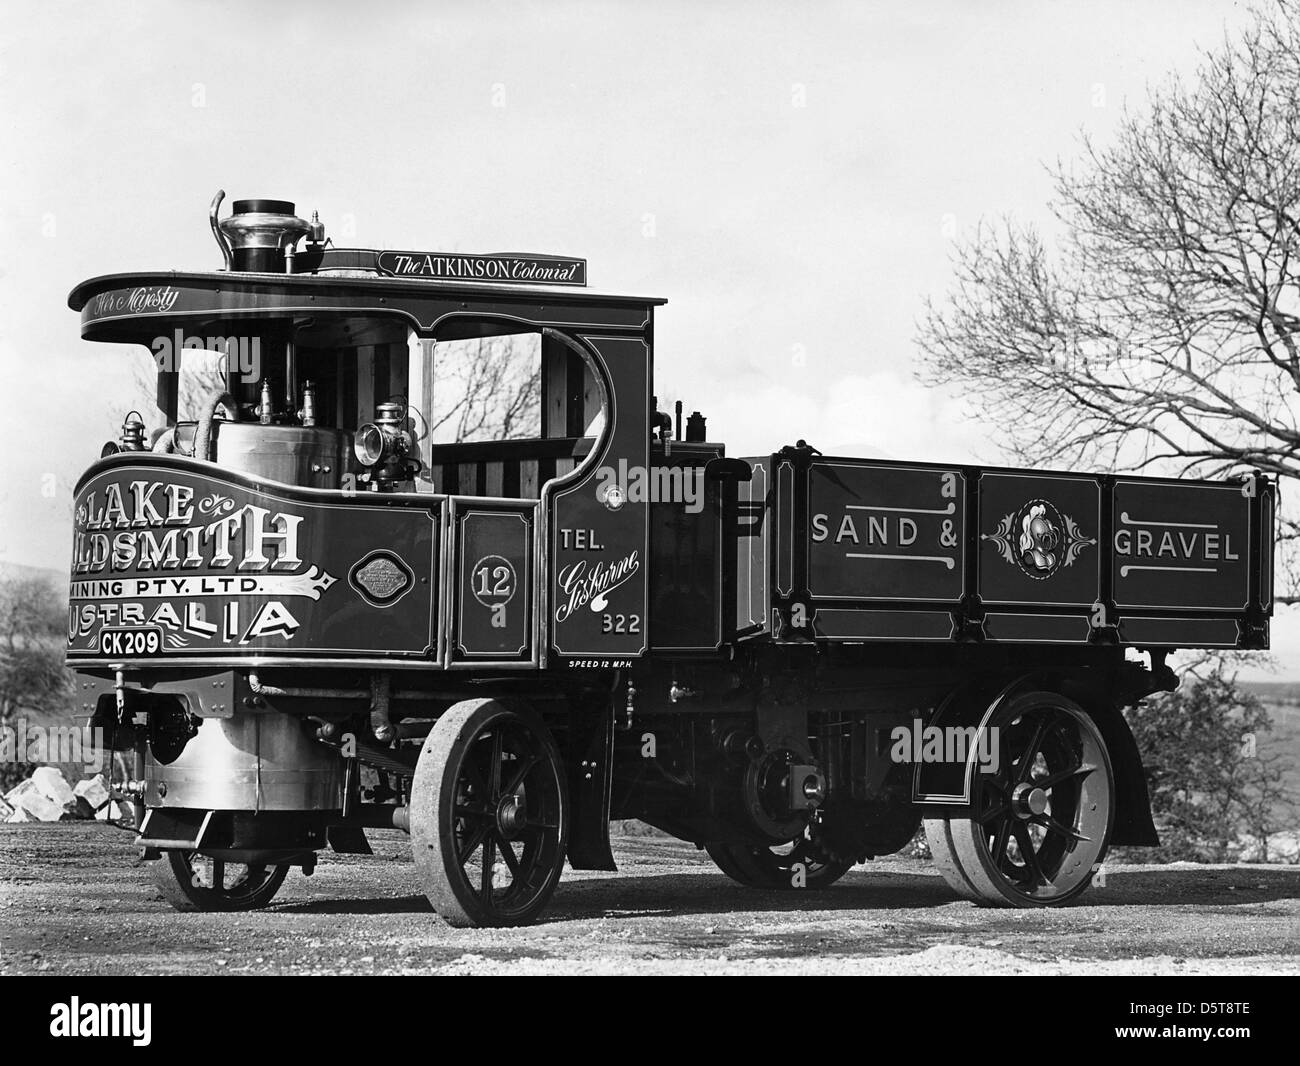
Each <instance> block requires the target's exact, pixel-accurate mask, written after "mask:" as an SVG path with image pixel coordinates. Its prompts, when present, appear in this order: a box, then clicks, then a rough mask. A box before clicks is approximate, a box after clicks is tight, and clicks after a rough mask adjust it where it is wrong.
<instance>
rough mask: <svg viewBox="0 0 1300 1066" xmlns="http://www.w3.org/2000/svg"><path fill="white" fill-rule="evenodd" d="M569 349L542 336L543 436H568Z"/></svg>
mask: <svg viewBox="0 0 1300 1066" xmlns="http://www.w3.org/2000/svg"><path fill="white" fill-rule="evenodd" d="M568 356H569V349H568V348H566V347H565V346H564V345H563V344H560V343H558V342H557V341H553V340H551V339H550V338H549V337H543V338H542V436H543V437H563V436H567V428H566V426H567V423H566V418H565V397H566V395H567V393H566V385H567V381H568Z"/></svg>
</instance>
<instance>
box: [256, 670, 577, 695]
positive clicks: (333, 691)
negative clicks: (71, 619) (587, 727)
mask: <svg viewBox="0 0 1300 1066" xmlns="http://www.w3.org/2000/svg"><path fill="white" fill-rule="evenodd" d="M248 687H249V688H250V689H252V690H253V692H254V693H255V694H256V695H258V696H281V697H284V698H286V699H302V700H368V699H371V698H372V697H373V693H372V692H371V690H370V689H365V688H294V687H285V686H282V685H268V684H266V683H265V682H264V681H263V680H262V679H261V677H259V676H258V673H257V671H256V670H250V671H249V673H248ZM388 698H389V699H390V700H468V699H473V698H474V695H473V693H471V692H443V691H440V690H433V691H424V690H421V689H414V688H413V689H403V690H402V691H400V692H395V691H393V690H392V689H391V688H390V690H389V693H388ZM563 698H564V697H563V696H562V695H559V694H552V693H541V694H539V695H536V696H532V697H530V699H534V700H544V699H563Z"/></svg>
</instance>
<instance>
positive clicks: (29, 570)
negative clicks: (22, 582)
mask: <svg viewBox="0 0 1300 1066" xmlns="http://www.w3.org/2000/svg"><path fill="white" fill-rule="evenodd" d="M32 577H40V578H45V579H46V580H48V581H50V582H52V583H53V584H54V587H55V588H63V587H64V586H65V585H67V583H68V575H67V574H65V573H64V572H63V571H61V570H54V569H52V568H50V567H47V566H28V565H27V564H26V563H10V562H6V561H5V560H3V559H0V581H14V580H19V579H22V578H32Z"/></svg>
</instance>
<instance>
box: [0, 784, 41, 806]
mask: <svg viewBox="0 0 1300 1066" xmlns="http://www.w3.org/2000/svg"><path fill="white" fill-rule="evenodd" d="M34 791H36V782H34V781H33V780H32V779H31V778H30V777H28V778H26V779H25V780H22V781H19V782H18V784H16V785H14V787H13V788H11V789H10V790H9V791H8V792H6V793H5V802H6V803H7V804H9V806H10V807H17V806H18V802H19V801H20V800H21V799H22V798H23V797H24V796H25V795H27V794H28V793H29V792H34Z"/></svg>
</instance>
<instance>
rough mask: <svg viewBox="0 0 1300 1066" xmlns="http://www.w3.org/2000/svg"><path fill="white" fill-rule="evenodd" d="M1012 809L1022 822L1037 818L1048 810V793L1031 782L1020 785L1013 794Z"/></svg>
mask: <svg viewBox="0 0 1300 1066" xmlns="http://www.w3.org/2000/svg"><path fill="white" fill-rule="evenodd" d="M1011 809H1012V810H1013V811H1015V814H1016V817H1017V818H1019V819H1020V820H1021V821H1027V820H1028V819H1030V818H1037V817H1038V816H1039V815H1040V814H1043V813H1044V812H1045V811H1046V810H1047V793H1046V792H1044V791H1043V790H1042V789H1041V788H1039V787H1038V786H1037V785H1035V784H1033V783H1032V782H1030V781H1026V782H1024V783H1023V784H1019V785H1017V786H1016V789H1015V791H1014V792H1013V793H1012V794H1011Z"/></svg>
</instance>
